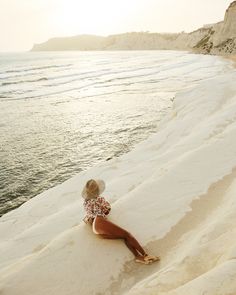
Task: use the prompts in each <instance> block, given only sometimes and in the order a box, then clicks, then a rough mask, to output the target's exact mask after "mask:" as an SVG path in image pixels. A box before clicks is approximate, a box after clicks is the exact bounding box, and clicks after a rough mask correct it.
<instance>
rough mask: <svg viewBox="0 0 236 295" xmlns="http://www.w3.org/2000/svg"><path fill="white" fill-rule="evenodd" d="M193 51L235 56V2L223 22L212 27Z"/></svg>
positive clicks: (227, 11)
mask: <svg viewBox="0 0 236 295" xmlns="http://www.w3.org/2000/svg"><path fill="white" fill-rule="evenodd" d="M193 49H194V51H197V52H200V53H211V54H223V55H225V54H227V55H229V54H236V1H234V2H232V3H231V4H230V6H229V7H228V9H227V10H226V12H225V17H224V20H223V21H222V22H219V23H216V24H214V25H212V26H211V28H210V30H209V32H208V33H207V34H206V36H205V37H203V38H202V39H201V40H200V41H199V42H198V43H197V44H196V45H195V46H194V48H193Z"/></svg>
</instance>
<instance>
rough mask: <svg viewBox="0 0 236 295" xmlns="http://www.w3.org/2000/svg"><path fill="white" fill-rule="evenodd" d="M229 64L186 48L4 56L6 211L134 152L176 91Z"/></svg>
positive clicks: (0, 186)
mask: <svg viewBox="0 0 236 295" xmlns="http://www.w3.org/2000/svg"><path fill="white" fill-rule="evenodd" d="M229 67H230V65H229V63H228V62H227V61H224V60H223V59H220V58H219V57H215V56H204V55H196V54H189V53H188V52H181V51H110V52H107V51H103V52H102V51H94V52H92V51H89V52H79V51H77V52H24V53H8V54H7V53H5V54H0V215H2V214H4V213H6V212H7V211H10V210H12V209H13V208H16V207H18V206H19V205H20V204H22V203H24V202H25V201H27V200H28V199H29V198H32V197H34V196H35V195H37V194H39V193H40V192H42V191H44V190H46V189H48V188H50V187H52V186H55V185H57V184H59V183H62V182H63V181H65V180H67V179H68V178H70V177H72V176H73V175H75V174H77V173H79V172H80V171H82V170H86V169H88V168H89V167H91V166H93V165H95V164H96V163H99V162H101V161H106V160H107V161H108V160H109V159H110V158H113V157H118V156H119V155H121V154H123V153H126V152H128V151H129V150H130V149H132V147H133V146H134V145H135V144H136V143H138V142H140V141H142V140H144V139H146V138H147V137H148V136H149V135H150V134H151V133H154V132H157V131H158V126H159V121H160V120H161V119H162V118H163V117H164V116H165V114H166V113H167V112H170V111H171V109H172V104H173V101H174V97H175V94H176V93H177V92H179V91H181V90H184V89H186V88H191V87H193V86H194V85H196V84H198V83H200V82H201V81H202V80H204V79H210V78H211V77H214V76H216V75H219V74H221V73H222V72H224V71H227V69H228V68H229Z"/></svg>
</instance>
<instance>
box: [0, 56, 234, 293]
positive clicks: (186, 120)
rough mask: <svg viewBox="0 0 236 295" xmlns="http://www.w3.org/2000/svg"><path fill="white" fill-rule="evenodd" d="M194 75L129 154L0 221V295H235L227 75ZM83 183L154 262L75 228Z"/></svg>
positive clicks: (230, 83)
mask: <svg viewBox="0 0 236 295" xmlns="http://www.w3.org/2000/svg"><path fill="white" fill-rule="evenodd" d="M216 59H219V61H220V60H223V59H222V58H221V57H216ZM225 63H227V61H226V60H225ZM176 70H179V69H176ZM190 71H191V68H190ZM180 74H181V72H180ZM200 74H201V73H200V72H199V76H200V79H201V80H200V81H199V80H198V82H197V83H196V84H193V85H191V86H190V87H186V88H185V89H181V91H177V93H176V95H175V97H174V100H173V105H172V108H171V110H170V111H169V112H167V113H166V114H165V116H164V117H163V118H162V119H161V121H160V122H159V125H158V130H157V131H156V132H155V133H153V134H151V135H150V136H149V137H148V138H147V139H145V140H143V141H141V142H139V143H137V144H136V145H135V146H134V147H133V148H132V150H131V151H129V152H128V153H125V154H122V155H120V156H119V157H115V158H112V159H111V160H109V161H104V162H100V163H97V164H96V165H94V166H93V167H90V168H89V169H87V170H84V171H81V172H80V173H78V174H77V175H75V176H73V177H72V178H70V179H68V180H67V181H65V182H63V183H62V184H60V185H58V186H55V187H53V188H51V189H49V190H47V191H44V192H42V193H40V194H39V195H37V196H35V197H34V198H32V199H30V200H29V201H27V202H25V203H24V204H23V205H22V206H20V207H19V208H17V209H15V210H12V211H10V212H8V213H7V214H5V215H3V216H2V217H1V218H0V235H1V242H0V253H1V257H0V294H2V295H18V294H22V295H28V294H30V295H42V294H50V295H54V294H55V295H72V294H73V295H74V294H80V295H98V294H102V295H141V294H142V295H154V294H155V295H156V294H158V295H189V294H191V295H200V294H204V295H233V294H236V280H235V278H236V199H235V194H236V170H235V169H236V157H235V151H236V84H235V80H236V71H235V68H233V67H232V66H228V64H227V67H226V68H224V69H223V70H222V71H220V72H218V73H217V74H215V75H214V74H213V75H209V76H208V77H205V78H204V79H202V77H201V75H200ZM196 79H197V77H196ZM90 178H95V179H97V178H99V179H103V180H104V181H105V183H106V189H105V191H104V193H103V194H102V195H103V196H104V197H105V198H106V199H107V200H108V201H109V202H110V203H111V205H112V209H111V212H110V214H109V217H108V218H109V220H111V221H112V222H114V223H116V224H118V225H119V226H121V227H123V228H125V229H127V230H128V231H129V232H131V233H132V234H133V235H134V236H135V237H136V238H137V240H138V241H139V242H140V243H141V244H142V245H143V247H144V248H145V250H146V251H147V252H148V253H150V254H153V255H158V256H160V257H161V261H160V262H157V263H153V264H151V265H140V264H137V263H135V261H134V258H133V255H132V253H131V252H130V251H129V250H128V249H127V247H126V246H125V244H124V242H123V241H122V240H108V239H102V238H99V237H97V236H95V235H94V234H93V232H92V230H91V226H90V225H88V224H85V223H83V221H82V219H83V217H84V210H83V199H82V198H81V191H82V189H83V187H84V185H85V183H86V181H87V180H88V179H90Z"/></svg>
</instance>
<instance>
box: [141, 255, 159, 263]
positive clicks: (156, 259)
mask: <svg viewBox="0 0 236 295" xmlns="http://www.w3.org/2000/svg"><path fill="white" fill-rule="evenodd" d="M144 260H145V261H151V262H154V261H159V260H160V257H159V256H153V255H148V254H145V255H144Z"/></svg>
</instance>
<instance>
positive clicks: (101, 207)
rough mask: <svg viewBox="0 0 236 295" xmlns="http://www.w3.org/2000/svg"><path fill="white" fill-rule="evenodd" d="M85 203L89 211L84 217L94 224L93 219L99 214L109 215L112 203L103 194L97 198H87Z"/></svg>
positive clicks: (86, 220)
mask: <svg viewBox="0 0 236 295" xmlns="http://www.w3.org/2000/svg"><path fill="white" fill-rule="evenodd" d="M83 205H84V209H85V211H86V213H87V215H86V216H85V217H84V219H83V221H84V222H85V223H91V224H92V223H93V219H94V218H95V217H96V216H97V215H102V216H103V217H106V215H108V214H109V212H110V210H111V205H110V203H109V202H108V201H106V200H105V198H104V197H101V196H99V197H97V198H96V199H89V200H85V201H84V203H83Z"/></svg>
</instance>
